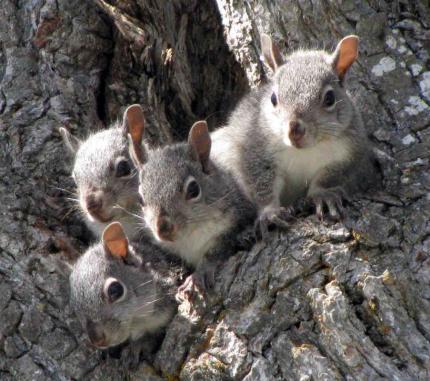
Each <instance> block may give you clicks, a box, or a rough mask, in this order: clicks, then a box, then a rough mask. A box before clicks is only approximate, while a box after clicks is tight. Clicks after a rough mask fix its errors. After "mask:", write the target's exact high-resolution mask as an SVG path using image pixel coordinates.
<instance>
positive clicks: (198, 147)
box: [188, 120, 211, 173]
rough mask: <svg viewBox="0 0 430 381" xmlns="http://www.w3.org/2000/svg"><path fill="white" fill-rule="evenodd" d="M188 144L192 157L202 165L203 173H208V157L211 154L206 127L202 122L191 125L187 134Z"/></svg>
mask: <svg viewBox="0 0 430 381" xmlns="http://www.w3.org/2000/svg"><path fill="white" fill-rule="evenodd" d="M188 144H189V145H190V146H191V148H192V155H193V156H194V158H195V159H196V160H199V161H200V163H201V164H202V168H203V172H205V173H209V155H210V153H211V137H210V135H209V130H208V125H207V123H206V122H205V121H204V120H200V121H198V122H196V123H194V124H193V126H192V127H191V130H190V133H189V134H188Z"/></svg>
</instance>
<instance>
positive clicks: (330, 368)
mask: <svg viewBox="0 0 430 381" xmlns="http://www.w3.org/2000/svg"><path fill="white" fill-rule="evenodd" d="M262 32H265V33H269V34H271V35H272V36H273V37H274V39H275V40H276V41H277V42H278V44H279V45H280V47H281V49H282V51H283V53H284V54H287V53H288V52H289V51H291V50H292V49H296V48H299V47H318V48H328V49H331V48H332V47H334V46H335V44H336V42H337V41H338V40H339V39H340V38H341V37H343V36H345V35H347V34H352V33H355V34H358V35H359V36H360V39H361V42H360V57H359V60H358V64H355V65H354V66H353V69H352V72H351V73H350V74H349V77H348V88H349V89H350V91H351V93H352V94H353V97H354V99H355V101H356V104H357V106H358V108H359V109H360V111H361V112H362V115H363V118H364V121H365V124H366V128H367V130H368V132H369V135H370V136H371V139H372V141H373V142H374V143H375V146H376V147H377V148H378V150H379V156H380V158H381V172H382V175H383V190H382V191H378V192H376V193H369V194H368V195H366V196H365V197H364V198H362V199H360V200H355V201H353V202H352V203H351V204H350V205H348V208H347V217H346V218H345V221H343V222H342V223H338V224H335V225H325V224H321V223H319V222H317V221H316V219H315V218H314V217H312V216H301V217H300V218H298V219H297V221H296V222H295V223H293V224H292V226H291V229H290V230H289V231H287V232H282V233H274V234H273V240H272V241H271V242H270V243H268V244H263V243H259V244H257V245H255V247H254V248H252V250H250V251H249V252H240V253H237V254H236V255H235V256H233V257H231V258H230V259H229V260H228V262H226V264H225V266H223V268H222V270H221V273H220V275H219V277H218V280H217V284H216V295H218V298H217V300H215V301H214V303H213V305H212V306H211V307H210V308H206V309H205V308H204V306H202V305H201V301H198V300H197V301H196V302H195V303H194V304H193V305H189V304H186V303H183V304H182V305H181V306H180V308H179V312H178V314H177V316H176V317H175V318H174V320H173V321H172V323H171V324H170V326H169V327H168V328H167V332H166V337H165V339H164V341H163V342H162V343H161V346H160V348H159V350H158V351H157V353H156V354H155V359H154V361H152V362H142V364H141V366H140V367H139V369H137V370H134V371H130V370H128V369H123V368H122V367H121V364H120V362H119V360H117V359H115V358H111V357H108V358H104V357H103V356H102V355H101V354H100V353H99V352H97V351H94V350H93V349H92V348H91V347H90V345H89V344H88V342H87V341H86V339H85V336H84V335H83V333H82V331H81V329H80V327H79V325H78V323H77V321H76V320H75V318H74V316H73V313H72V312H71V310H70V308H69V306H68V283H67V276H66V275H65V274H62V273H61V271H59V268H58V266H57V260H58V258H64V257H67V258H68V259H69V260H74V259H76V256H77V255H78V254H77V253H80V252H83V251H84V250H85V248H86V247H87V245H88V244H89V243H90V242H91V237H90V236H89V234H88V232H87V230H86V229H85V227H84V226H83V224H82V223H81V222H80V220H79V215H78V214H77V213H76V212H75V211H74V209H73V207H72V204H71V203H70V202H69V201H68V200H67V198H69V197H71V196H70V194H69V192H72V191H73V182H72V180H71V179H70V177H69V175H70V164H71V163H70V160H69V159H68V158H67V157H66V155H65V150H64V148H63V146H62V143H61V141H60V137H59V133H58V131H57V128H58V127H59V126H61V125H66V126H67V127H68V128H70V130H71V131H72V132H73V133H75V134H76V135H78V136H80V137H85V136H87V135H88V134H89V133H90V132H92V131H96V130H98V129H100V128H105V127H106V126H107V125H108V124H109V123H110V122H111V121H113V120H115V119H116V118H118V117H119V116H120V115H121V112H122V111H123V109H124V107H126V106H127V105H128V104H131V103H140V104H142V105H143V107H144V110H145V117H146V121H147V123H148V131H149V139H150V140H151V142H152V143H153V144H165V143H169V142H171V141H174V140H179V139H182V138H184V137H185V136H186V133H187V132H188V129H189V127H190V126H191V125H192V123H193V122H194V121H196V120H197V119H201V118H208V120H209V123H210V126H211V127H215V126H217V125H220V124H221V123H222V122H223V121H225V119H226V117H227V115H228V112H229V111H230V110H231V109H232V107H234V104H235V103H236V102H237V100H238V99H239V98H240V97H241V96H242V95H243V94H244V93H245V92H246V91H247V90H248V88H249V87H255V86H257V85H258V84H259V83H260V82H261V81H264V80H265V78H266V77H267V76H269V75H270V74H269V72H268V71H267V70H266V68H265V67H264V65H263V64H262V63H261V61H260V54H261V52H260V49H259V36H260V33H262ZM429 41H430V14H429V7H428V4H427V3H426V2H425V1H419V0H417V1H414V2H412V1H411V2H407V1H398V2H385V1H378V2H375V1H364V2H356V3H355V2H351V1H346V2H345V1H335V2H328V1H297V0H293V1H283V0H275V1H267V0H252V1H246V2H244V1H232V0H217V2H215V1H213V0H202V1H197V0H196V1H193V0H191V1H190V0H188V1H187V0H173V1H143V0H128V1H114V0H111V1H106V0H93V2H90V1H78V0H56V1H53V0H32V1H30V0H22V1H19V0H3V1H2V4H1V7H0V131H1V133H0V163H1V165H0V213H1V216H2V224H1V227H0V379H1V380H47V379H49V380H51V379H52V380H70V379H92V380H99V379H103V380H118V379H133V380H160V379H169V380H174V379H181V380H246V381H251V380H336V379H339V380H342V379H346V380H378V379H384V378H386V379H390V380H428V379H429V378H430V342H429V341H430V288H429V284H430V240H429V234H430V227H429V226H430V225H429V222H428V221H430V203H429V199H430V198H429V194H430V177H429V175H428V173H429V157H430V132H429V131H430V106H429V104H430V71H428V70H429V69H428V68H429V60H430V57H429V47H430V42H429Z"/></svg>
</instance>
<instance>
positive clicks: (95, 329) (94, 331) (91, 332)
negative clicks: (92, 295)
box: [86, 320, 108, 348]
mask: <svg viewBox="0 0 430 381" xmlns="http://www.w3.org/2000/svg"><path fill="white" fill-rule="evenodd" d="M86 326H87V327H86V328H87V334H88V338H89V339H90V341H91V344H93V345H94V346H96V347H98V348H105V347H107V346H108V343H107V341H106V335H105V333H104V332H103V330H102V329H101V328H100V327H99V326H98V325H97V324H96V323H93V322H92V321H91V320H87V324H86Z"/></svg>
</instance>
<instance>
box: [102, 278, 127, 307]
mask: <svg viewBox="0 0 430 381" xmlns="http://www.w3.org/2000/svg"><path fill="white" fill-rule="evenodd" d="M104 292H105V295H106V297H107V300H108V302H109V303H114V302H116V301H118V300H119V299H121V298H122V297H123V296H124V294H125V289H124V286H123V285H122V284H121V283H120V282H119V281H117V280H116V279H114V278H109V279H108V280H107V281H106V284H105V290H104Z"/></svg>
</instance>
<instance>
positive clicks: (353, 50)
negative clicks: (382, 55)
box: [336, 36, 358, 77]
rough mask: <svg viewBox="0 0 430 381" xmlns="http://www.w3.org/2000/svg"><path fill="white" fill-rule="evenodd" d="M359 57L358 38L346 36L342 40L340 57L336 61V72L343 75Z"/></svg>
mask: <svg viewBox="0 0 430 381" xmlns="http://www.w3.org/2000/svg"><path fill="white" fill-rule="evenodd" d="M357 57H358V38H357V37H355V36H354V37H345V39H343V40H342V41H341V42H340V47H339V57H338V60H337V62H336V72H337V74H338V75H339V76H340V77H343V76H344V75H345V73H346V72H347V71H348V69H349V68H350V66H351V65H352V64H353V63H354V62H355V60H356V59H357Z"/></svg>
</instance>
